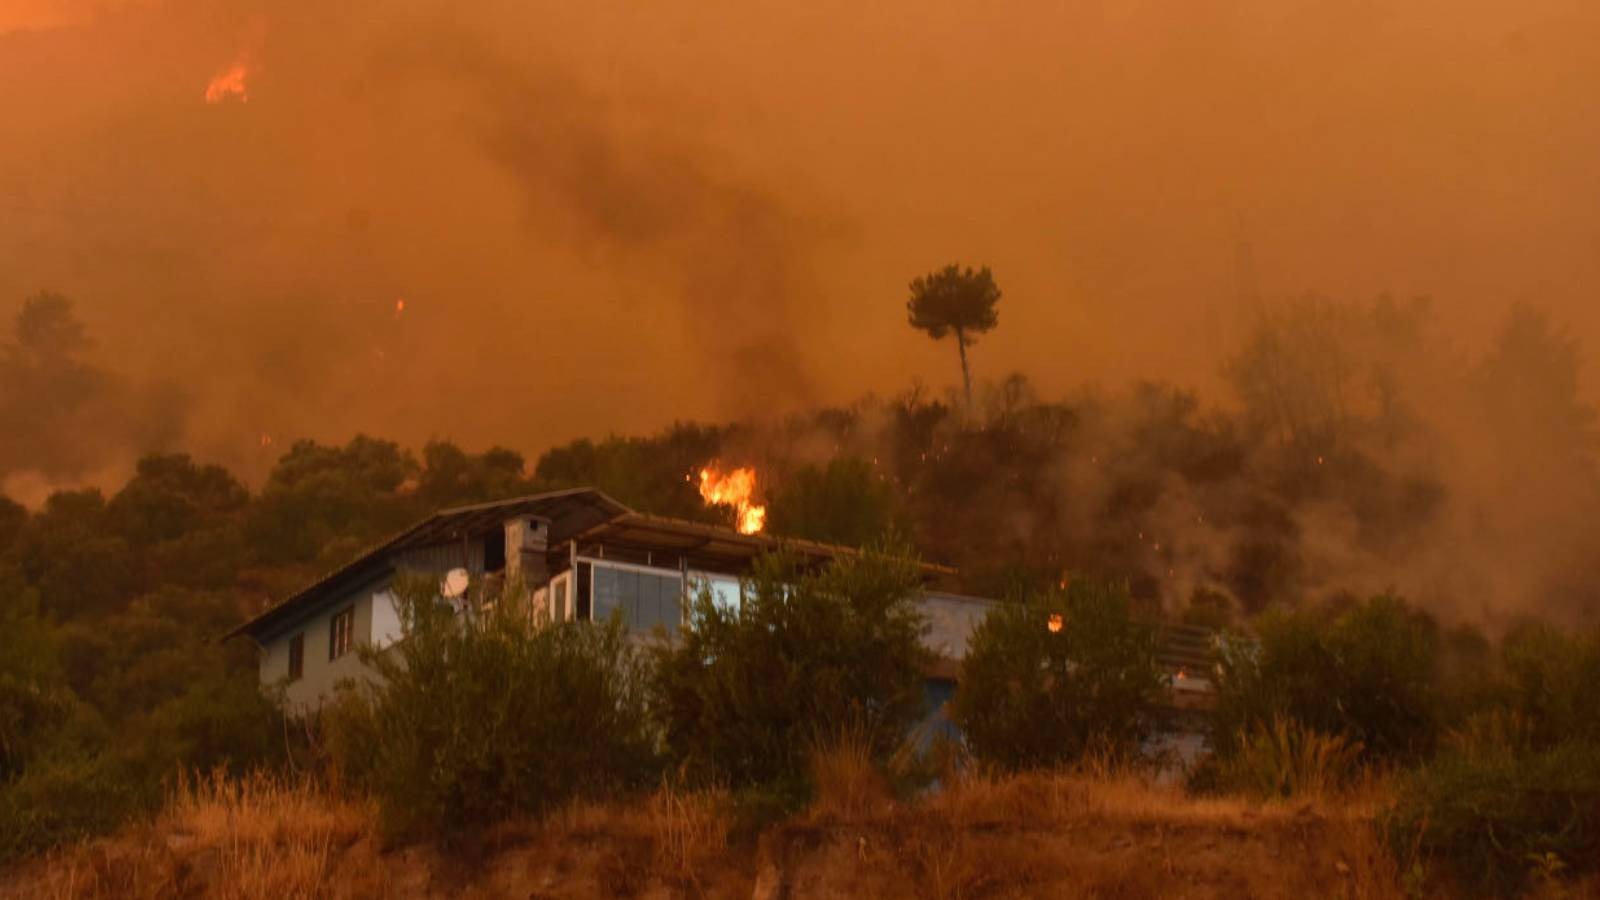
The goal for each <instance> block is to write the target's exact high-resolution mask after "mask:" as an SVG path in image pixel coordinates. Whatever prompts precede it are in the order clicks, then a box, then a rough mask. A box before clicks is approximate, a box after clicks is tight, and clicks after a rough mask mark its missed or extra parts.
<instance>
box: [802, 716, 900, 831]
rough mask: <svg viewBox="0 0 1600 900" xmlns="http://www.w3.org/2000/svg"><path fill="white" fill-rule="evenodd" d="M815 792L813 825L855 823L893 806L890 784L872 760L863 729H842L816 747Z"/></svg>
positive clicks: (812, 758)
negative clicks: (815, 823) (814, 823)
mask: <svg viewBox="0 0 1600 900" xmlns="http://www.w3.org/2000/svg"><path fill="white" fill-rule="evenodd" d="M807 763H808V767H809V769H810V774H811V784H812V787H813V788H814V790H815V794H814V796H813V797H812V801H811V808H810V810H809V815H810V817H811V819H812V821H813V822H817V823H821V822H853V821H858V820H861V819H864V818H867V817H868V816H871V815H872V814H873V813H874V812H878V811H882V810H884V809H885V808H886V807H888V806H889V805H890V804H891V800H892V798H891V795H890V791H889V785H888V782H887V781H886V780H885V779H884V777H883V773H882V772H880V771H878V768H877V766H876V765H874V763H873V760H872V742H871V740H870V739H869V738H868V736H867V733H866V731H865V730H864V729H861V728H853V727H847V728H841V729H839V730H838V731H837V732H835V733H834V734H833V735H831V736H829V737H828V738H826V739H823V740H820V741H818V742H816V743H814V744H813V745H812V747H811V751H810V753H809V755H808V759H807Z"/></svg>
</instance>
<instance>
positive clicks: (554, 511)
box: [227, 488, 633, 638]
mask: <svg viewBox="0 0 1600 900" xmlns="http://www.w3.org/2000/svg"><path fill="white" fill-rule="evenodd" d="M632 512H633V510H631V509H629V508H628V507H626V506H624V505H623V504H621V503H619V502H618V501H616V500H614V499H612V498H611V497H610V496H608V495H606V494H605V493H604V492H602V491H598V490H595V489H594V488H573V489H570V490H565V491H551V492H550V493H546V494H534V495H531V496H527V497H514V498H512V499H509V500H496V501H494V502H491V503H477V504H473V505H471V506H457V507H452V508H450V509H441V510H439V511H438V512H436V513H434V514H433V515H431V516H429V517H428V518H426V519H423V520H422V521H421V522H418V523H417V524H415V525H413V526H411V527H410V528H407V529H406V530H404V531H401V532H399V533H398V534H395V535H392V536H390V537H388V538H386V539H385V540H383V541H380V542H379V543H377V544H375V545H373V546H372V547H370V548H368V549H367V550H365V551H363V552H362V553H361V554H360V555H359V556H357V557H356V558H355V559H354V560H352V561H350V562H349V563H346V564H345V565H343V566H340V567H339V568H337V569H335V570H333V571H332V572H329V573H328V574H326V575H324V576H322V577H321V578H319V579H317V580H316V581H314V582H312V583H311V584H309V585H307V586H306V587H304V588H302V589H301V590H300V591H298V592H297V593H295V594H293V595H292V596H290V597H288V598H287V599H285V600H284V601H283V602H282V603H278V604H276V605H274V606H273V607H272V608H270V609H268V610H266V611H265V612H263V613H261V614H260V615H258V616H256V617H255V618H253V619H251V620H250V621H248V622H246V623H244V624H243V625H240V626H239V627H238V628H235V629H234V630H233V631H231V632H229V633H228V635H227V637H229V638H232V637H236V636H238V635H241V634H247V635H250V636H251V637H252V638H256V637H258V636H261V635H265V634H270V633H272V632H273V631H274V630H276V629H277V628H279V627H280V626H282V625H286V624H288V623H290V622H292V621H293V620H295V619H298V618H299V617H300V616H301V615H302V614H304V613H305V612H307V611H309V610H311V609H314V608H315V607H316V606H317V605H318V604H319V603H322V602H323V601H325V600H327V599H329V598H331V597H333V596H336V595H338V594H340V593H342V592H345V591H349V590H351V589H353V588H355V587H358V586H360V585H361V584H363V583H365V582H369V581H371V580H373V579H375V578H378V577H380V576H382V575H384V574H387V572H388V570H389V569H390V560H391V559H392V558H393V557H394V555H395V554H397V553H402V552H404V551H407V550H412V549H415V548H418V547H429V546H434V545H437V544H441V543H445V542H447V541H450V540H456V539H459V538H463V537H466V538H471V537H475V536H478V535H481V534H484V533H485V532H488V531H490V530H492V529H494V528H498V527H500V525H501V524H502V523H504V522H505V520H506V519H509V518H512V517H514V516H521V515H528V516H538V517H540V518H543V519H546V520H548V521H549V523H550V541H551V543H552V544H554V543H557V542H560V541H565V540H568V539H570V538H572V537H574V536H576V535H578V534H580V533H583V532H585V531H588V530H589V529H592V528H593V527H594V526H595V525H597V524H600V523H602V522H605V521H607V520H608V519H613V518H616V517H617V516H621V515H626V514H631V513H632Z"/></svg>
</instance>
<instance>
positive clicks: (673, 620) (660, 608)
mask: <svg viewBox="0 0 1600 900" xmlns="http://www.w3.org/2000/svg"><path fill="white" fill-rule="evenodd" d="M682 595H683V582H682V580H681V579H680V578H679V577H678V576H677V575H657V574H655V573H654V572H647V571H643V570H640V569H634V568H619V567H614V566H608V565H605V564H603V563H596V564H595V566H594V619H595V621H597V622H601V621H605V620H606V619H608V618H610V617H611V614H612V613H613V612H614V611H619V610H620V611H621V613H622V620H623V622H624V623H625V624H627V626H628V627H629V628H631V629H633V630H635V631H650V630H652V629H654V628H655V627H656V626H657V625H660V626H662V627H664V628H666V629H667V630H668V631H675V630H676V629H677V627H678V624H679V623H680V622H681V621H682V618H683V611H682V606H681V603H680V601H681V599H682Z"/></svg>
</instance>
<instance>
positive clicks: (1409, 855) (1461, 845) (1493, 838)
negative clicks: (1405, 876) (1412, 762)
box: [1383, 726, 1600, 894]
mask: <svg viewBox="0 0 1600 900" xmlns="http://www.w3.org/2000/svg"><path fill="white" fill-rule="evenodd" d="M1500 727H1503V726H1500ZM1493 730H1494V729H1492V728H1491V729H1489V731H1491V732H1492V731H1493ZM1512 731H1513V733H1514V732H1515V729H1514V728H1513V729H1512ZM1383 829H1384V833H1385V837H1386V839H1387V841H1388V843H1389V845H1390V847H1391V849H1392V851H1393V852H1394V853H1395V854H1396V856H1397V857H1398V858H1399V859H1400V860H1401V861H1402V863H1403V864H1404V863H1411V862H1421V863H1423V864H1424V867H1425V868H1426V867H1427V866H1428V865H1429V864H1430V863H1431V862H1433V861H1437V862H1439V863H1442V864H1443V866H1444V867H1445V869H1446V870H1447V871H1448V872H1449V873H1450V874H1452V875H1453V876H1454V878H1455V879H1456V880H1457V881H1458V882H1459V883H1460V885H1461V886H1462V887H1464V888H1466V889H1467V890H1470V891H1476V892H1482V893H1496V894H1510V893H1514V892H1515V891H1517V890H1518V889H1520V888H1521V887H1522V886H1524V885H1525V883H1526V882H1527V880H1528V878H1529V876H1530V875H1531V874H1533V872H1534V871H1535V870H1536V869H1537V870H1540V871H1549V870H1550V869H1552V868H1560V869H1562V870H1564V871H1566V872H1569V873H1571V874H1575V875H1581V874H1584V873H1586V872H1593V871H1596V870H1597V869H1600V745H1597V744H1595V743H1593V742H1588V741H1566V742H1563V743H1560V744H1557V745H1555V746H1552V747H1549V748H1547V749H1525V748H1519V747H1517V746H1515V742H1514V740H1510V741H1503V742H1502V741H1501V740H1500V739H1496V740H1495V741H1494V742H1492V743H1483V744H1472V745H1468V746H1452V747H1450V748H1448V749H1446V750H1445V751H1444V752H1443V753H1441V754H1440V756H1439V757H1438V758H1437V759H1435V760H1434V761H1432V762H1430V763H1429V764H1427V765H1425V766H1423V767H1422V768H1421V769H1419V770H1417V771H1416V772H1414V773H1412V774H1411V775H1409V776H1408V777H1407V778H1406V779H1405V780H1404V781H1403V782H1402V783H1401V785H1400V788H1399V791H1398V795H1397V798H1396V801H1395V804H1394V806H1393V808H1391V809H1390V810H1389V811H1388V812H1387V813H1386V815H1385V817H1384V820H1383Z"/></svg>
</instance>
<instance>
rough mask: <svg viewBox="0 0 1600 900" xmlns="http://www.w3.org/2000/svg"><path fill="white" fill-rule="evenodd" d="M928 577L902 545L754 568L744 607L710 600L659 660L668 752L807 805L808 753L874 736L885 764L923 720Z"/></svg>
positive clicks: (709, 773) (704, 770) (778, 558)
mask: <svg viewBox="0 0 1600 900" xmlns="http://www.w3.org/2000/svg"><path fill="white" fill-rule="evenodd" d="M920 576H921V571H920V568H919V566H918V565H917V563H916V561H915V560H914V559H913V558H911V557H910V556H908V555H905V554H903V553H899V552H897V551H896V550H894V549H879V550H872V551H868V552H865V553H862V554H860V555H858V556H845V557H840V558H838V559H836V560H834V561H833V562H831V563H830V564H829V565H828V566H827V567H825V568H823V569H822V570H820V571H813V570H806V569H805V568H803V567H802V565H801V561H800V560H799V559H798V558H797V557H793V556H789V555H786V554H777V555H772V556H768V557H766V558H763V559H760V560H758V561H757V562H756V565H755V567H754V570H753V572H752V574H751V577H750V578H749V579H748V580H747V581H746V583H745V592H744V600H743V602H742V604H741V606H740V608H738V609H736V610H735V609H728V608H724V607H722V606H719V605H718V604H717V603H715V602H714V601H713V598H712V596H711V594H710V593H709V592H708V591H702V592H701V593H700V595H699V596H697V597H695V598H694V599H693V601H692V602H691V607H690V627H688V628H686V629H685V630H684V631H683V632H682V633H681V635H680V638H679V640H678V641H676V642H675V643H674V644H672V645H667V646H663V647H661V648H659V649H658V650H657V651H656V681H655V697H656V709H657V711H658V713H659V715H660V721H661V723H662V726H663V732H664V735H665V738H666V741H667V745H668V747H669V748H670V749H671V751H672V752H673V753H674V754H675V755H676V756H677V757H678V759H679V760H680V761H681V762H682V763H683V764H684V765H686V766H687V767H688V768H689V769H690V770H692V771H694V772H696V773H698V774H700V775H701V776H705V777H712V778H715V779H718V780H722V781H725V782H726V783H727V784H729V785H730V786H732V787H734V788H744V787H748V786H754V785H764V786H766V787H767V789H768V790H770V791H775V792H776V794H778V795H782V796H786V797H792V798H797V799H798V797H799V796H800V792H799V791H798V790H797V786H799V785H803V783H804V782H805V780H806V755H807V750H808V748H809V747H810V746H811V745H812V744H813V742H815V741H817V740H819V739H822V738H824V737H826V736H828V735H832V734H835V733H837V732H838V730H839V729H841V728H845V727H859V728H862V729H863V730H864V733H865V734H866V736H867V741H868V743H869V745H870V747H871V751H872V752H871V755H872V758H873V759H874V760H875V761H878V762H882V761H883V760H884V759H886V758H887V757H888V755H889V754H890V753H892V752H893V751H894V750H895V749H896V748H897V747H898V746H899V745H900V743H901V741H902V739H903V738H904V736H905V734H906V732H907V731H908V730H909V729H910V727H911V726H912V725H913V724H914V723H915V722H916V721H917V720H918V719H919V718H921V716H922V714H923V691H922V681H923V669H924V666H925V664H926V662H927V651H926V650H925V649H923V647H922V643H921V637H922V632H923V629H924V627H925V626H924V624H923V619H922V616H921V613H920V612H919V611H918V608H917V603H916V598H917V597H918V595H919V594H920V592H921V579H920Z"/></svg>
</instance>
